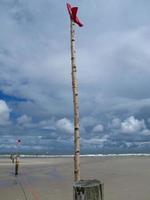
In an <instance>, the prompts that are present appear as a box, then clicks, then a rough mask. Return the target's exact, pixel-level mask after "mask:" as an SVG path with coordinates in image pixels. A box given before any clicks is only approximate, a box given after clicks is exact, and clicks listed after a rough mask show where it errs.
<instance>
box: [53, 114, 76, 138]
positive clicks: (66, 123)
mask: <svg viewBox="0 0 150 200" xmlns="http://www.w3.org/2000/svg"><path fill="white" fill-rule="evenodd" d="M56 127H57V128H58V130H60V131H63V132H66V133H70V134H72V133H73V130H74V129H73V124H72V123H71V121H70V120H69V119H67V118H63V119H60V120H58V121H57V122H56Z"/></svg>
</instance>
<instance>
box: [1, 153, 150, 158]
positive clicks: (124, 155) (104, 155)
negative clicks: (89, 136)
mask: <svg viewBox="0 0 150 200" xmlns="http://www.w3.org/2000/svg"><path fill="white" fill-rule="evenodd" d="M73 156H74V155H47V154H46V155H44V154H43V155H35V154H33V155H24V154H21V155H20V157H22V158H72V157H73ZM133 156H135V157H138V156H139V157H150V154H149V153H137V154H130V153H129V154H85V155H80V157H133ZM8 157H10V155H9V154H4V155H0V158H8Z"/></svg>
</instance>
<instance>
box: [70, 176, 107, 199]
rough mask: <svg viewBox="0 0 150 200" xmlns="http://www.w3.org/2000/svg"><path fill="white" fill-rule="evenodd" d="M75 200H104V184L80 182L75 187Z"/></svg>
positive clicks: (90, 181)
mask: <svg viewBox="0 0 150 200" xmlns="http://www.w3.org/2000/svg"><path fill="white" fill-rule="evenodd" d="M73 195H74V196H73V199H74V200H104V184H103V183H101V181H99V180H96V179H94V180H80V181H77V182H75V183H74V185H73Z"/></svg>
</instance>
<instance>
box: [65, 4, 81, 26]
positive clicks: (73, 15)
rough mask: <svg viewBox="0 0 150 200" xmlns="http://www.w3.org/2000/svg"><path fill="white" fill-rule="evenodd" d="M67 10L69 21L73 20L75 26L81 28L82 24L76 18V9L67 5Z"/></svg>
mask: <svg viewBox="0 0 150 200" xmlns="http://www.w3.org/2000/svg"><path fill="white" fill-rule="evenodd" d="M67 9H68V12H69V15H70V19H71V20H73V21H74V22H75V23H76V24H78V26H80V27H82V26H83V24H82V23H81V22H80V20H79V18H78V17H77V12H78V7H71V4H69V3H67Z"/></svg>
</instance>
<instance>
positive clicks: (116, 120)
mask: <svg viewBox="0 0 150 200" xmlns="http://www.w3.org/2000/svg"><path fill="white" fill-rule="evenodd" d="M120 126H121V120H120V119H119V118H114V119H112V122H111V127H112V128H120Z"/></svg>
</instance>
